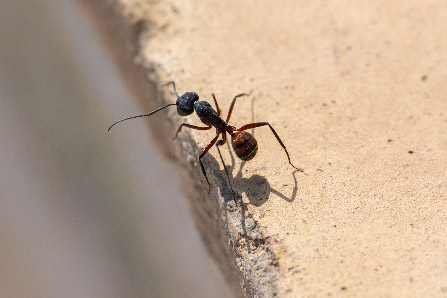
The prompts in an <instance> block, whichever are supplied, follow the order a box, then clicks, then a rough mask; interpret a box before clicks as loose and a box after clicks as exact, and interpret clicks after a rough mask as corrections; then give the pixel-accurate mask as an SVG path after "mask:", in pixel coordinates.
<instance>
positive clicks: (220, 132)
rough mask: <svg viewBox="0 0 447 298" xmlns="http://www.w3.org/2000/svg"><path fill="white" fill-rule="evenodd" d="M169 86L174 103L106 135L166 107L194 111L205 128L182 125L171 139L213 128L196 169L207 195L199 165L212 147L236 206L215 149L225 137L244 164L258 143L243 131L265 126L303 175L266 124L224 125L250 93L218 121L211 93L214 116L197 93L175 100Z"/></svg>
mask: <svg viewBox="0 0 447 298" xmlns="http://www.w3.org/2000/svg"><path fill="white" fill-rule="evenodd" d="M169 84H172V87H173V88H174V93H175V95H176V96H177V101H176V103H171V104H167V105H165V106H163V107H161V108H158V109H156V110H154V111H152V112H150V113H147V114H144V115H137V116H132V117H128V118H124V119H121V120H119V121H116V122H115V123H113V124H112V125H111V126H110V127H109V129H108V130H109V131H110V129H111V128H112V127H113V126H115V125H116V124H118V123H120V122H122V121H125V120H129V119H134V118H139V117H146V116H151V115H153V114H155V113H156V112H158V111H160V110H162V109H164V108H166V107H169V106H177V112H178V114H179V115H180V116H188V115H191V114H192V113H193V112H194V111H195V112H196V114H197V116H198V117H199V119H200V121H202V123H203V124H205V125H206V126H204V127H202V126H195V125H191V124H187V123H183V124H181V125H180V126H179V128H178V129H177V132H176V133H175V137H174V139H175V138H177V136H178V134H179V132H180V131H181V129H182V127H188V128H192V129H197V130H209V129H211V128H213V127H214V128H216V136H215V137H214V139H213V140H212V141H211V142H210V143H209V144H208V146H206V147H205V149H203V151H202V153H201V154H200V155H199V163H200V168H201V169H202V173H203V175H204V176H205V179H206V182H207V183H208V192H209V191H210V187H211V185H210V182H209V180H208V177H207V176H206V171H205V167H204V166H203V163H202V158H203V156H205V154H206V153H207V152H208V151H209V150H210V149H211V147H213V146H214V145H216V147H217V150H218V151H219V155H220V158H221V160H222V163H223V165H224V169H225V172H226V174H227V177H228V182H229V184H230V188H231V191H232V193H233V199H234V202H235V203H236V197H235V195H234V190H233V187H232V186H231V182H230V176H229V174H228V172H227V169H226V167H225V163H224V160H223V158H222V154H221V153H220V150H219V146H222V145H224V144H225V143H226V142H227V133H228V134H229V135H230V136H231V144H232V146H233V150H234V152H235V153H236V156H237V157H238V158H239V159H241V160H245V161H248V160H251V159H253V157H255V155H256V153H257V152H258V142H257V141H256V139H255V137H254V136H253V135H251V134H250V133H248V132H247V131H246V130H248V129H251V128H256V127H261V126H266V125H268V127H269V128H270V129H271V131H272V133H273V135H274V136H275V138H276V140H277V141H278V143H279V144H280V145H281V147H282V148H283V149H284V151H285V152H286V155H287V159H288V160H289V164H290V165H291V166H292V167H294V168H295V169H296V170H298V171H300V172H303V169H300V168H297V167H295V166H294V165H293V164H292V162H291V161H290V156H289V152H288V151H287V148H286V146H285V145H284V143H283V142H282V141H281V139H280V137H279V136H278V134H277V133H276V131H275V130H274V129H273V127H272V126H271V125H270V124H269V123H268V122H256V123H249V124H245V125H243V126H241V127H240V128H236V127H234V126H231V125H229V124H228V121H230V117H231V113H232V112H233V107H234V104H235V103H236V99H237V98H239V97H241V96H248V95H250V94H251V92H250V93H249V94H246V93H241V94H238V95H236V96H235V97H234V98H233V101H232V102H231V105H230V109H229V110H228V115H227V119H226V120H225V121H224V120H223V119H222V118H221V117H220V109H219V105H218V104H217V100H216V96H215V95H214V93H212V94H211V95H212V96H213V99H214V104H215V105H216V110H217V112H216V111H215V110H214V109H213V107H212V106H211V105H210V104H209V103H208V102H206V101H199V96H198V95H197V93H195V92H186V93H185V94H183V95H182V96H179V95H178V93H177V90H176V88H175V82H173V81H171V82H168V83H166V84H164V85H163V86H166V85H169ZM219 136H222V139H221V140H219V141H218V139H219Z"/></svg>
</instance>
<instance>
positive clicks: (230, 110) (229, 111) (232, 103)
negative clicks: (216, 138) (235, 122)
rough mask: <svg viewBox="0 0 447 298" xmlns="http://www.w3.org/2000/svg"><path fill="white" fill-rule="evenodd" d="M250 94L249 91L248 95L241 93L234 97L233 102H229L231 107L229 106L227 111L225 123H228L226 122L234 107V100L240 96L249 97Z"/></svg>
mask: <svg viewBox="0 0 447 298" xmlns="http://www.w3.org/2000/svg"><path fill="white" fill-rule="evenodd" d="M251 92H252V91H250V93H241V94H238V95H236V96H235V97H234V98H233V101H232V102H231V105H230V109H229V110H228V116H227V121H226V122H227V123H228V121H230V117H231V113H232V112H233V107H234V104H235V103H236V98H238V97H241V96H249V95H250V94H251Z"/></svg>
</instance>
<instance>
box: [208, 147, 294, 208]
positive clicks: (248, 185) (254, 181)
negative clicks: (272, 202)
mask: <svg viewBox="0 0 447 298" xmlns="http://www.w3.org/2000/svg"><path fill="white" fill-rule="evenodd" d="M227 147H228V151H229V153H230V157H231V165H230V166H227V170H228V173H229V175H230V177H229V178H230V180H231V185H232V186H233V189H234V191H235V195H236V199H237V200H238V201H239V200H241V199H242V196H241V194H242V193H245V195H246V196H247V198H248V200H249V201H250V204H252V205H254V206H261V205H263V204H264V203H265V202H267V200H268V199H269V197H270V194H271V193H273V194H275V195H276V196H278V197H280V198H281V199H283V200H285V201H287V202H290V203H291V202H293V201H294V200H295V198H296V194H297V190H298V185H297V179H296V176H295V174H296V173H297V172H298V171H297V170H294V171H293V173H292V177H293V181H294V187H293V191H292V194H291V196H290V197H287V196H285V195H284V194H282V193H281V192H279V191H278V190H276V189H273V188H272V187H271V185H270V183H269V182H268V180H267V179H266V178H265V177H263V176H261V175H258V174H254V175H252V176H250V178H243V177H242V173H243V168H244V166H245V164H246V163H247V162H246V161H242V162H241V164H240V166H239V170H238V172H237V174H236V176H235V177H232V175H231V173H232V172H233V170H234V168H235V166H236V161H235V159H234V156H233V153H232V152H231V150H230V147H229V145H228V142H227ZM216 148H217V149H218V150H219V148H218V147H217V146H216ZM208 157H209V158H211V159H212V163H216V164H219V163H218V161H217V160H216V159H215V158H214V157H212V156H211V155H209V156H208ZM224 166H225V165H224ZM210 168H212V169H213V171H215V172H216V173H214V174H215V175H213V176H214V177H218V179H217V181H215V183H216V184H217V185H216V186H217V187H218V188H219V189H220V191H221V194H222V196H223V197H224V200H225V201H226V202H227V201H231V200H233V195H232V192H231V188H230V186H229V185H228V179H227V178H228V177H227V174H226V173H225V169H222V170H218V169H219V168H220V166H218V167H214V166H213V167H210ZM262 169H264V167H262V168H260V170H262Z"/></svg>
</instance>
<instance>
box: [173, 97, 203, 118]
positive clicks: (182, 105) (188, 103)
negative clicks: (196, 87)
mask: <svg viewBox="0 0 447 298" xmlns="http://www.w3.org/2000/svg"><path fill="white" fill-rule="evenodd" d="M198 100H199V96H198V95H197V93H195V92H186V93H185V94H183V95H182V96H180V97H179V98H177V103H176V105H177V112H178V114H179V115H180V116H188V115H191V114H192V113H193V112H194V102H196V101H198Z"/></svg>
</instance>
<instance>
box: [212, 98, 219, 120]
mask: <svg viewBox="0 0 447 298" xmlns="http://www.w3.org/2000/svg"><path fill="white" fill-rule="evenodd" d="M211 95H212V96H213V98H214V103H215V104H216V110H217V115H219V116H220V109H219V105H218V104H217V100H216V96H215V95H214V93H211Z"/></svg>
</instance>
